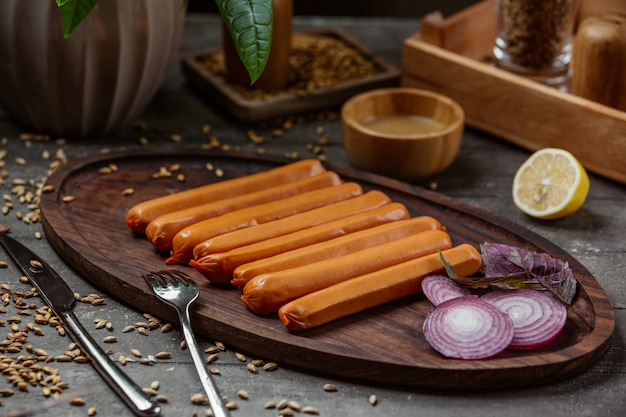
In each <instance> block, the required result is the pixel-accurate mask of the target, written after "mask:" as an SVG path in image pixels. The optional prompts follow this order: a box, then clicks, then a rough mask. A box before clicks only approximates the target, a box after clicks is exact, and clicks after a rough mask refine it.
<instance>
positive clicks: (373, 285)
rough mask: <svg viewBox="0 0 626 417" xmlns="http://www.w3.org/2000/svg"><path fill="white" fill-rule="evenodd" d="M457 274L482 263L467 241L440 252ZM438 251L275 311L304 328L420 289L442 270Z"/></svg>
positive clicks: (290, 325) (291, 325) (291, 326)
mask: <svg viewBox="0 0 626 417" xmlns="http://www.w3.org/2000/svg"><path fill="white" fill-rule="evenodd" d="M443 257H444V259H445V260H446V262H447V263H449V264H450V265H452V267H453V268H454V270H455V273H456V274H457V275H458V276H470V275H473V274H475V273H476V272H477V271H478V270H479V269H480V267H481V265H482V260H481V257H480V253H479V252H478V251H477V250H476V248H474V247H473V246H471V245H469V244H466V243H464V244H461V245H458V246H456V247H454V248H451V249H448V250H445V251H443ZM443 271H444V267H443V264H442V262H441V257H440V254H439V253H433V254H431V255H426V256H423V257H420V258H416V259H413V260H410V261H406V262H402V263H399V264H397V265H394V266H391V267H388V268H384V269H381V270H379V271H375V272H371V273H369V274H365V275H361V276H359V277H356V278H353V279H350V280H347V281H344V282H341V283H338V284H335V285H332V286H330V287H327V288H324V289H322V290H319V291H316V292H313V293H310V294H308V295H305V296H303V297H301V298H298V299H295V300H294V301H291V302H289V303H287V304H285V305H283V306H282V307H281V308H280V309H279V310H278V317H279V318H280V320H281V322H282V323H283V325H285V327H287V328H288V329H289V330H293V331H299V330H306V329H310V328H313V327H316V326H320V325H322V324H325V323H328V322H331V321H333V320H336V319H339V318H341V317H346V316H348V315H351V314H354V313H358V312H360V311H363V310H366V309H369V308H372V307H376V306H379V305H382V304H385V303H388V302H390V301H393V300H397V299H399V298H402V297H406V296H408V295H412V294H417V293H419V292H420V291H421V290H422V280H423V279H424V277H426V276H428V275H431V274H437V273H442V272H443Z"/></svg>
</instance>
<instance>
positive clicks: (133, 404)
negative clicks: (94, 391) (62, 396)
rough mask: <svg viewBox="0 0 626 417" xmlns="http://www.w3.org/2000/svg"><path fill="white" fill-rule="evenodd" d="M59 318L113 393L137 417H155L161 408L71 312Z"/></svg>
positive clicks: (65, 312) (62, 313)
mask: <svg viewBox="0 0 626 417" xmlns="http://www.w3.org/2000/svg"><path fill="white" fill-rule="evenodd" d="M59 316H61V319H62V320H63V322H64V324H65V326H67V328H68V330H69V331H70V333H71V334H72V336H74V339H75V341H76V343H78V345H79V346H80V347H81V348H82V349H83V350H84V351H85V352H86V353H87V354H88V355H89V357H90V358H91V359H92V361H91V363H92V365H93V366H94V367H95V368H96V371H98V373H99V374H100V375H101V376H102V378H104V380H105V381H106V382H107V383H108V384H109V386H110V387H111V388H112V389H113V390H114V391H115V393H116V394H117V395H118V396H119V397H120V398H121V399H122V400H123V401H124V402H125V403H126V404H127V405H128V406H129V407H130V408H131V409H132V410H133V412H134V413H135V414H136V415H139V416H148V417H149V416H156V415H159V414H160V412H161V408H160V407H159V405H158V404H156V403H155V402H154V401H153V400H152V399H150V397H149V396H148V395H147V394H146V393H144V392H143V390H142V389H141V388H140V387H139V386H138V385H137V384H135V382H133V381H132V380H131V379H130V378H129V377H128V376H127V375H126V374H125V373H124V372H122V371H121V370H120V369H119V368H118V367H117V366H116V365H115V363H113V361H112V360H111V358H109V356H108V355H107V354H105V353H104V351H103V350H102V349H101V348H100V346H99V345H98V344H97V343H96V342H95V341H94V340H93V338H92V337H91V336H89V333H87V331H86V330H85V328H84V327H83V326H82V325H81V324H80V322H79V321H78V319H77V318H76V316H75V315H74V313H73V312H71V311H61V312H59Z"/></svg>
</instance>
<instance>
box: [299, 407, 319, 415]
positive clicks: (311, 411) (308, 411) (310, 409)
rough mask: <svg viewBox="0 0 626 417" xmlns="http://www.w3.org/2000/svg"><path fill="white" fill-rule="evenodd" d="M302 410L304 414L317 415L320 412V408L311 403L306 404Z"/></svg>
mask: <svg viewBox="0 0 626 417" xmlns="http://www.w3.org/2000/svg"><path fill="white" fill-rule="evenodd" d="M302 412H303V413H304V414H315V415H318V414H319V413H320V410H319V409H318V408H317V407H313V406H312V405H307V406H306V407H304V408H303V409H302Z"/></svg>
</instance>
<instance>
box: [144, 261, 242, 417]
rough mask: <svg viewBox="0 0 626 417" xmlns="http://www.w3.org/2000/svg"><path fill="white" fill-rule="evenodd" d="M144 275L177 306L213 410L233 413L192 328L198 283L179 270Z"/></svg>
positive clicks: (218, 416)
mask: <svg viewBox="0 0 626 417" xmlns="http://www.w3.org/2000/svg"><path fill="white" fill-rule="evenodd" d="M143 278H144V279H145V280H146V281H147V282H148V284H150V286H151V287H152V289H153V290H154V292H155V294H156V295H158V296H159V297H160V298H161V299H162V300H163V301H165V302H166V303H168V304H170V305H171V306H173V307H175V308H176V311H177V313H178V318H179V320H180V326H181V328H182V329H183V335H184V336H185V341H186V342H187V346H188V347H189V352H190V353H191V357H192V359H193V363H194V365H195V366H196V370H197V372H198V375H199V376H200V381H201V382H202V387H203V388H204V391H205V392H206V395H207V398H208V400H209V405H210V407H211V409H212V410H213V415H214V416H215V417H228V416H230V413H229V411H228V409H227V408H226V405H225V404H224V401H223V399H222V396H221V394H220V393H219V390H218V389H217V385H216V384H215V381H214V380H213V378H212V377H211V374H210V373H209V372H208V371H207V369H206V367H205V365H204V360H203V359H202V351H201V350H200V347H199V346H198V342H196V338H195V337H194V335H193V332H192V330H191V322H190V318H189V306H190V305H191V303H193V302H194V301H195V300H196V299H197V298H198V294H199V291H198V286H197V285H196V283H195V282H194V281H193V280H192V279H191V278H190V277H189V276H188V275H187V274H185V273H184V272H181V271H177V270H167V271H158V272H150V273H148V274H144V275H143Z"/></svg>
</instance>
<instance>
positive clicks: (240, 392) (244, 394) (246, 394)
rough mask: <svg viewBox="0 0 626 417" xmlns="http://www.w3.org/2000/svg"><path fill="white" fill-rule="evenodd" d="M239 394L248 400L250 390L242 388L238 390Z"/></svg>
mask: <svg viewBox="0 0 626 417" xmlns="http://www.w3.org/2000/svg"><path fill="white" fill-rule="evenodd" d="M237 396H238V397H239V398H241V399H242V400H247V399H248V392H247V391H246V390H243V389H240V390H239V391H237Z"/></svg>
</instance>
